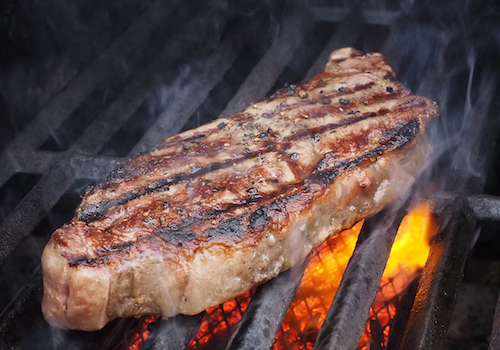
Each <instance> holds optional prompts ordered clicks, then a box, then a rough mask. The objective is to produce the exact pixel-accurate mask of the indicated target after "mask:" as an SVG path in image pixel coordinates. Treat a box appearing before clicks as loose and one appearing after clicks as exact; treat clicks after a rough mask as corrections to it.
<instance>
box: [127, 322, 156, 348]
mask: <svg viewBox="0 0 500 350" xmlns="http://www.w3.org/2000/svg"><path fill="white" fill-rule="evenodd" d="M157 319H158V316H149V317H147V318H146V319H145V320H144V322H143V323H142V325H141V329H140V330H139V331H138V332H136V333H135V334H134V335H133V336H132V339H131V341H130V343H131V344H132V345H130V347H129V350H139V349H141V348H142V346H143V345H144V343H145V342H146V340H147V339H148V337H149V333H150V332H151V331H150V330H149V325H150V324H151V323H152V322H156V320H157Z"/></svg>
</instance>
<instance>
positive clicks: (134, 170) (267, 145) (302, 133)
mask: <svg viewBox="0 0 500 350" xmlns="http://www.w3.org/2000/svg"><path fill="white" fill-rule="evenodd" d="M372 85H373V84H364V85H360V86H357V87H356V88H355V89H353V91H350V92H351V93H352V92H354V91H360V90H362V89H366V88H368V87H371V86H372ZM356 89H357V90H356ZM347 93H348V92H347V91H346V92H345V93H343V94H347ZM401 93H402V92H394V93H393V94H391V98H396V97H399V96H400V95H401ZM322 96H323V95H322ZM329 96H333V95H329ZM387 98H388V96H387V93H377V94H374V95H372V96H371V97H370V101H369V104H370V106H371V107H373V108H377V107H379V106H378V104H379V103H381V102H384V101H385V100H387ZM318 100H319V99H318ZM318 100H314V101H318ZM356 104H360V102H359V101H357V102H356V103H353V105H356ZM424 104H425V102H424ZM411 105H412V104H411V103H409V104H408V105H407V106H408V107H406V106H405V107H404V108H405V110H407V109H411ZM419 106H421V104H419ZM328 107H332V106H331V105H330V106H326V108H325V106H323V107H319V108H317V110H318V111H319V112H321V111H323V112H322V113H327V114H328V112H329V111H328ZM287 109H288V107H287ZM325 111H326V112H325ZM332 112H334V111H332ZM356 112H357V111H356V110H351V111H348V112H347V114H348V115H353V116H352V117H349V118H345V119H343V120H341V121H339V122H335V123H329V124H326V125H319V126H316V127H310V128H301V129H298V130H295V132H292V134H291V135H289V136H286V137H283V138H282V139H281V141H279V140H275V135H274V131H272V129H270V128H268V131H266V133H264V134H265V136H267V138H269V139H270V140H269V141H268V139H267V138H263V139H261V140H260V142H259V147H258V148H257V149H255V150H248V151H247V152H245V153H242V154H239V155H237V156H236V157H234V156H233V157H232V158H229V159H225V160H224V161H222V162H219V163H210V164H208V165H207V166H204V167H199V168H197V169H196V171H194V172H193V171H191V172H190V173H180V174H175V175H172V176H170V177H168V178H162V179H159V180H153V181H150V182H149V184H148V185H147V186H143V187H138V188H133V189H131V190H130V192H127V193H124V194H122V195H118V196H115V195H113V194H108V196H107V198H108V199H105V200H101V201H100V202H97V203H91V204H87V205H85V206H83V207H81V209H80V210H79V211H78V213H77V219H78V220H80V221H84V222H93V221H96V220H100V219H101V218H102V217H103V216H104V215H106V213H107V211H108V210H109V209H110V208H111V207H114V206H117V205H122V204H125V203H127V202H130V201H132V200H134V199H136V198H139V197H141V196H144V195H147V194H149V193H154V192H160V191H166V190H168V188H169V187H170V186H172V185H175V184H178V183H181V182H188V181H191V180H192V179H193V178H195V177H198V176H203V175H206V174H208V173H210V172H213V171H217V170H220V169H224V168H228V167H230V166H233V164H234V163H236V164H238V163H241V162H243V161H245V160H247V159H251V158H255V157H258V156H259V155H263V154H265V153H270V152H283V151H284V150H285V149H287V148H289V147H290V144H291V143H293V142H296V141H298V140H299V139H301V138H311V139H312V138H313V137H315V135H318V134H321V133H325V132H331V131H333V130H335V129H338V128H341V127H346V126H350V125H353V124H355V123H358V122H360V121H363V120H365V119H368V118H375V117H377V116H381V115H384V114H386V113H387V110H386V109H384V108H383V107H379V109H378V111H376V112H375V111H373V112H366V113H364V114H362V115H361V116H357V114H356ZM311 113H312V114H314V113H316V112H315V111H312V112H311ZM216 129H219V127H218V126H217V127H215V128H213V130H212V128H211V129H209V130H205V132H204V133H203V134H198V135H191V136H189V137H188V138H185V139H182V138H176V139H175V140H173V141H165V145H170V144H172V145H173V144H181V143H183V142H184V141H185V142H184V144H186V142H191V143H192V148H193V150H192V151H193V152H197V153H198V154H199V155H200V156H201V157H203V158H205V159H209V158H211V157H212V156H213V155H212V154H209V153H210V152H213V150H214V149H217V148H218V147H220V148H223V145H224V144H226V142H225V140H222V141H220V142H219V144H218V145H217V144H215V145H214V144H212V145H211V147H207V146H206V145H205V144H204V143H202V142H201V141H200V140H202V139H206V138H207V135H211V134H212V132H213V131H215V130H216ZM165 147H166V146H165ZM165 157H177V158H182V157H184V154H182V152H178V153H177V155H171V154H162V155H158V156H147V155H146V156H141V160H140V161H136V162H134V163H132V161H129V163H128V164H126V165H125V166H124V167H123V168H122V169H119V170H118V171H117V172H116V173H115V174H114V175H112V177H111V178H110V179H108V182H107V183H104V184H102V185H100V186H98V187H96V189H95V190H96V191H106V187H107V186H108V185H109V184H110V182H113V183H114V182H118V181H120V180H122V181H127V180H128V179H132V178H134V177H141V176H143V177H147V176H148V174H150V173H152V172H153V171H154V170H156V171H160V172H161V171H162V170H163V169H164V166H169V164H170V163H167V164H164V163H163V159H164V158H165ZM162 165H163V166H162ZM146 182H147V180H146Z"/></svg>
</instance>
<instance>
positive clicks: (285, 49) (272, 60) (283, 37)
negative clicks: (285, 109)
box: [221, 13, 314, 118]
mask: <svg viewBox="0 0 500 350" xmlns="http://www.w3.org/2000/svg"><path fill="white" fill-rule="evenodd" d="M298 15H299V14H297V13H296V14H295V17H297V16H298ZM313 23H314V22H313V21H312V20H308V21H304V20H298V19H297V18H296V19H292V20H291V21H289V22H288V23H287V26H286V27H285V28H283V30H282V31H281V33H280V35H279V37H278V38H276V41H275V42H274V43H273V45H272V46H271V47H270V48H269V50H268V51H267V52H266V54H265V55H264V57H263V58H262V59H261V60H260V61H259V63H258V64H257V65H256V66H255V68H254V69H253V71H252V73H250V75H249V76H248V77H247V78H246V80H245V82H244V83H243V84H242V85H241V87H240V88H239V89H238V91H237V92H236V93H235V95H234V97H233V98H232V99H231V101H230V102H229V103H228V105H227V107H226V108H225V109H224V111H223V112H222V113H221V118H224V117H227V116H230V115H232V114H234V113H237V112H239V111H241V110H242V109H244V108H245V107H247V106H248V105H249V104H250V103H251V102H255V101H258V100H260V99H262V98H263V97H264V96H265V95H266V94H267V93H268V92H269V90H270V89H271V88H272V87H273V85H274V83H275V82H276V79H277V78H278V77H279V75H280V73H281V72H282V71H283V69H285V67H286V65H287V63H288V62H289V60H290V59H291V57H292V55H291V54H292V53H293V52H294V51H295V50H296V49H297V48H298V46H299V44H300V42H301V41H302V39H303V38H304V35H305V33H306V32H307V31H308V30H309V29H310V28H311V27H312V25H313Z"/></svg>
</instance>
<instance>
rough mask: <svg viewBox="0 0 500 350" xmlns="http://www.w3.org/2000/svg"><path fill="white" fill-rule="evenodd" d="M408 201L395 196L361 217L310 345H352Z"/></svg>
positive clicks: (321, 346) (327, 347) (336, 347)
mask: <svg viewBox="0 0 500 350" xmlns="http://www.w3.org/2000/svg"><path fill="white" fill-rule="evenodd" d="M408 203H409V202H408V199H406V200H402V199H398V200H396V201H395V202H394V203H393V204H391V205H390V206H389V207H387V208H386V209H384V210H383V211H381V212H379V213H378V214H376V215H374V216H372V217H370V218H368V219H367V220H366V221H365V223H364V225H363V228H362V230H361V233H360V236H359V238H358V242H357V244H356V248H355V250H354V253H353V255H352V257H351V259H350V260H349V264H348V265H347V268H346V271H345V272H344V275H343V277H342V281H341V282H340V286H339V289H338V290H337V293H336V294H335V299H334V300H333V303H332V305H331V306H330V309H329V310H328V314H327V316H326V320H325V323H324V324H323V327H322V328H321V330H320V332H319V334H318V339H317V340H316V344H315V346H314V349H318V350H319V349H339V350H340V349H346V350H350V349H355V348H356V345H357V344H358V342H359V339H360V337H361V334H362V333H363V328H364V326H365V322H366V320H367V318H368V312H369V310H370V307H371V305H372V304H373V300H374V299H375V296H376V294H377V289H378V287H379V285H380V279H381V278H382V274H383V272H384V268H385V265H386V264H387V260H388V259H389V254H390V251H391V247H392V243H393V242H394V239H395V237H396V234H397V232H398V228H399V225H400V223H401V221H402V220H403V218H404V216H405V214H406V210H407V206H408Z"/></svg>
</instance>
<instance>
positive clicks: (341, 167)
mask: <svg viewBox="0 0 500 350" xmlns="http://www.w3.org/2000/svg"><path fill="white" fill-rule="evenodd" d="M419 129H420V122H419V120H418V119H412V120H410V121H408V122H406V123H404V124H400V125H399V126H398V127H396V128H394V129H391V130H388V131H387V132H386V133H385V134H384V138H385V139H386V140H385V142H384V143H383V144H382V145H381V146H380V147H377V148H374V149H372V150H370V151H368V152H366V153H364V154H362V155H361V156H359V157H357V158H355V159H353V160H349V161H342V162H339V163H338V164H336V165H335V166H334V167H333V168H331V169H326V170H323V171H320V172H317V173H314V174H313V175H312V176H311V178H310V179H305V180H303V181H301V182H300V183H297V184H294V185H287V186H288V187H289V188H290V189H295V190H296V191H295V193H293V194H289V195H287V196H284V197H282V198H278V199H274V200H272V199H273V198H276V196H277V195H279V193H277V192H276V193H274V192H273V193H269V194H266V195H264V196H256V197H254V198H248V199H246V200H242V201H241V202H240V203H238V204H228V205H227V206H226V207H225V208H224V209H222V210H221V211H218V212H217V213H207V214H206V216H215V215H217V214H218V215H220V214H223V213H228V212H231V211H233V210H235V209H237V208H239V207H241V206H246V205H248V204H260V207H259V208H257V209H256V210H255V211H254V212H253V213H252V214H251V215H250V214H249V213H245V214H242V215H240V216H238V217H236V218H232V219H228V220H224V221H222V222H220V223H219V225H218V226H217V227H214V228H210V229H207V230H205V231H204V234H205V237H206V238H208V239H212V238H214V237H220V236H224V237H226V238H242V237H244V236H245V234H246V233H247V231H246V226H245V225H243V224H242V222H243V221H244V220H245V218H247V219H248V222H249V229H250V230H259V231H262V230H264V229H265V227H266V226H267V224H268V222H269V220H270V215H269V213H270V212H273V211H281V210H284V207H285V205H284V203H285V202H286V201H289V200H294V199H296V198H298V197H300V196H301V195H302V194H303V193H304V192H307V191H309V190H310V187H307V186H306V184H307V183H308V182H309V181H314V182H316V183H319V184H321V185H327V184H329V183H331V182H332V181H334V179H335V177H337V176H338V175H340V174H341V173H342V172H344V171H346V170H348V169H351V168H354V167H356V166H358V165H360V164H361V163H363V162H364V161H366V160H368V159H371V158H373V157H377V156H379V155H381V154H383V153H384V152H385V151H391V150H396V149H398V148H401V147H403V146H405V145H406V144H408V143H410V142H411V141H412V140H413V139H414V137H415V136H416V135H417V134H418V131H419ZM285 192H287V191H285ZM287 193H289V192H287ZM266 203H268V204H266ZM204 219H206V218H205V217H203V218H201V220H204ZM199 220H200V218H192V217H191V218H187V219H185V220H183V221H182V222H181V223H180V224H178V225H176V226H175V227H170V228H167V229H161V230H158V231H156V232H154V233H153V234H151V235H149V236H147V237H144V238H142V237H141V238H140V239H150V238H152V237H154V236H160V237H161V238H163V239H164V240H166V241H167V242H169V243H173V244H176V245H177V246H182V245H183V243H184V242H189V241H193V240H195V239H196V238H197V234H196V233H195V232H193V231H192V230H190V227H191V226H192V225H195V224H196V223H198V222H199ZM131 245H132V242H127V243H124V244H119V245H115V246H113V247H111V249H109V248H108V249H107V252H103V253H104V254H103V255H101V256H100V257H98V258H91V259H89V258H87V257H83V256H78V257H72V258H69V259H68V261H69V265H70V266H75V265H80V264H83V265H94V264H96V263H99V262H100V261H102V260H105V259H106V255H108V254H110V253H112V252H114V251H118V250H123V249H126V248H128V247H129V246H131Z"/></svg>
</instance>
